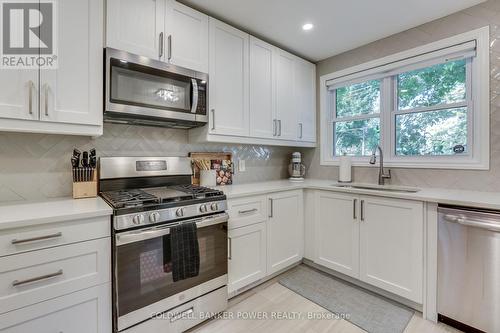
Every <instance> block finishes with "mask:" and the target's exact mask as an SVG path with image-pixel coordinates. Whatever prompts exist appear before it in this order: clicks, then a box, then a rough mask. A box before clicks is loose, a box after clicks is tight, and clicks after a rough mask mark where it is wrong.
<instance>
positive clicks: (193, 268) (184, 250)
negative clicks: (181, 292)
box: [170, 222, 200, 282]
mask: <svg viewBox="0 0 500 333" xmlns="http://www.w3.org/2000/svg"><path fill="white" fill-rule="evenodd" d="M170 250H171V255H172V277H173V279H174V282H176V281H179V280H184V279H187V278H190V277H195V276H198V273H199V272H200V249H199V246H198V234H197V232H196V223H195V222H189V223H182V224H179V225H177V226H174V227H172V228H170Z"/></svg>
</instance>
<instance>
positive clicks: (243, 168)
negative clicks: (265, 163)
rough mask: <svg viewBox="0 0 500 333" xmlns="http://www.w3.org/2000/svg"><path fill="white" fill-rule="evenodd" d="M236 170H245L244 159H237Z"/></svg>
mask: <svg viewBox="0 0 500 333" xmlns="http://www.w3.org/2000/svg"><path fill="white" fill-rule="evenodd" d="M238 171H239V172H245V171H246V166H245V160H239V161H238Z"/></svg>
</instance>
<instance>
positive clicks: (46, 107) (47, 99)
mask: <svg viewBox="0 0 500 333" xmlns="http://www.w3.org/2000/svg"><path fill="white" fill-rule="evenodd" d="M44 91H45V115H46V116H47V117H48V116H49V85H48V84H47V83H46V84H45V85H44Z"/></svg>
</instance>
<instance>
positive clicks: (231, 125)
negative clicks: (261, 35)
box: [209, 18, 249, 136]
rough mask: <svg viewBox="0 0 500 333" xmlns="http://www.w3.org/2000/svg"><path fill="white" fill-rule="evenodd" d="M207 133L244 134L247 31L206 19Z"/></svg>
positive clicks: (246, 94) (246, 111) (246, 88)
mask: <svg viewBox="0 0 500 333" xmlns="http://www.w3.org/2000/svg"><path fill="white" fill-rule="evenodd" d="M209 22H210V24H209V75H210V83H209V104H210V126H211V127H210V128H211V129H210V133H213V134H225V135H239V136H248V134H249V122H248V40H249V36H248V34H246V33H244V32H243V31H240V30H237V29H235V28H233V27H231V26H229V25H227V24H225V23H222V22H220V21H217V20H215V19H213V18H210V19H209Z"/></svg>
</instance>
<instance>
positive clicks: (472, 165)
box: [320, 158, 490, 170]
mask: <svg viewBox="0 0 500 333" xmlns="http://www.w3.org/2000/svg"><path fill="white" fill-rule="evenodd" d="M339 164H340V161H339V160H338V159H334V160H322V161H321V162H320V165H321V166H339ZM352 166H355V167H367V168H378V167H379V164H378V160H377V163H376V164H375V165H372V164H370V163H369V158H366V159H362V160H361V159H357V160H356V159H353V160H352ZM384 167H387V168H403V169H449V170H489V169H490V167H489V161H484V162H478V161H467V162H465V161H458V162H455V163H454V162H442V161H434V162H429V161H425V162H423V161H420V162H415V161H384Z"/></svg>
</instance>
